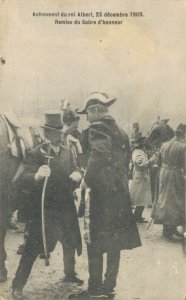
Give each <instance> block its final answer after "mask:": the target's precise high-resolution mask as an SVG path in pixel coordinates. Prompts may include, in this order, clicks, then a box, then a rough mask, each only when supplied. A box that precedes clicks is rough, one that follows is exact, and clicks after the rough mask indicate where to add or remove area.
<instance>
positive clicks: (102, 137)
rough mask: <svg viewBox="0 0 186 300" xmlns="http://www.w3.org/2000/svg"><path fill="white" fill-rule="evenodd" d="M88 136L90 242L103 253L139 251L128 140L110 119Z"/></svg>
mask: <svg viewBox="0 0 186 300" xmlns="http://www.w3.org/2000/svg"><path fill="white" fill-rule="evenodd" d="M85 136H86V142H83V143H82V144H83V145H86V147H87V149H88V153H89V155H88V163H87V168H86V173H85V178H84V180H85V183H86V184H87V185H88V186H89V187H90V189H91V191H90V198H89V199H88V197H87V200H86V209H85V219H87V220H85V221H86V230H87V231H88V236H89V239H87V242H88V243H90V244H91V245H93V246H95V247H96V248H97V249H100V250H101V251H103V252H107V251H108V250H109V249H111V248H112V249H114V248H115V249H118V250H122V249H132V248H135V247H138V246H140V245H141V242H140V237H139V233H138V229H137V226H136V224H135V221H134V217H133V214H132V210H131V204H130V195H129V190H128V178H127V175H128V174H127V171H128V166H127V159H126V157H127V153H126V152H127V151H128V149H127V148H128V145H129V143H128V137H127V135H126V134H124V133H123V131H121V130H120V129H119V128H118V126H117V125H116V123H115V120H114V119H113V118H112V117H110V116H104V117H103V118H102V119H101V120H100V121H98V122H93V123H92V124H91V125H90V127H89V128H88V130H87V131H86V134H85ZM85 152H86V151H85Z"/></svg>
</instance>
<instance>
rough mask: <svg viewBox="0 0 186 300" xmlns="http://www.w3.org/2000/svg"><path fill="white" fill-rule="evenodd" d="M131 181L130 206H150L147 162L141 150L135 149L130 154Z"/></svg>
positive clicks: (150, 197)
mask: <svg viewBox="0 0 186 300" xmlns="http://www.w3.org/2000/svg"><path fill="white" fill-rule="evenodd" d="M132 163H133V166H134V168H133V180H132V184H131V189H130V196H131V204H132V205H134V206H145V205H150V204H152V196H151V187H150V175H149V161H148V157H147V154H146V153H145V152H144V151H143V150H142V149H135V150H134V151H133V153H132Z"/></svg>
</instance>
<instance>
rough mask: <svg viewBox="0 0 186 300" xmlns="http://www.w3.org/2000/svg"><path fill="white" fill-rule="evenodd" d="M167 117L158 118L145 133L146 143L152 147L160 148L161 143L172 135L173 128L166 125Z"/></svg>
mask: <svg viewBox="0 0 186 300" xmlns="http://www.w3.org/2000/svg"><path fill="white" fill-rule="evenodd" d="M168 122H169V119H162V120H161V119H160V118H158V119H157V121H156V122H155V123H154V124H153V125H152V127H151V130H150V131H149V133H148V134H147V144H148V145H149V146H150V147H151V148H152V147H153V148H157V149H160V147H161V145H162V143H164V142H166V141H169V140H171V139H172V138H173V137H174V130H173V129H172V128H171V127H170V126H169V125H168Z"/></svg>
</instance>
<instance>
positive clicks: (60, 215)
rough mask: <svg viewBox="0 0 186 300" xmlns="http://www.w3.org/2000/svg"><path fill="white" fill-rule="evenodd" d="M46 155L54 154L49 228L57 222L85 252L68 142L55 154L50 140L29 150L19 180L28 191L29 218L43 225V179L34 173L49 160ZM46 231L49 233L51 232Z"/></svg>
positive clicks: (48, 193) (47, 201)
mask: <svg viewBox="0 0 186 300" xmlns="http://www.w3.org/2000/svg"><path fill="white" fill-rule="evenodd" d="M46 155H50V156H52V158H51V160H50V169H51V175H50V177H49V178H48V182H47V186H46V192H45V223H46V228H47V230H48V228H50V226H53V225H54V224H58V226H60V228H58V230H59V231H61V232H62V234H63V239H64V241H65V240H68V241H70V243H72V244H73V245H74V247H75V248H76V250H77V253H78V255H80V254H81V252H82V244H81V235H80V229H79V223H78V217H77V212H76V207H75V204H74V201H73V190H74V188H76V187H77V186H74V184H73V182H72V181H71V180H70V178H69V175H70V174H71V173H72V172H73V171H74V170H75V166H74V162H73V158H72V154H71V152H70V150H69V149H68V148H67V147H65V146H62V145H61V146H60V152H59V154H58V155H56V154H55V153H54V152H53V150H52V149H51V148H49V146H48V145H47V144H43V145H39V146H37V147H36V148H35V149H34V150H32V151H31V152H29V154H28V156H27V158H26V160H25V162H24V165H23V172H22V173H21V175H20V176H19V179H18V180H17V186H18V188H19V189H22V190H23V191H24V192H25V193H27V197H28V198H29V202H28V203H27V205H28V206H27V212H28V216H27V219H28V221H30V222H32V223H34V224H38V230H40V229H41V196H42V190H43V180H42V181H39V182H36V181H35V179H34V176H35V174H36V172H37V170H38V168H39V167H40V166H42V165H44V164H47V157H46ZM49 230H50V229H49ZM46 235H50V232H49V233H47V232H46Z"/></svg>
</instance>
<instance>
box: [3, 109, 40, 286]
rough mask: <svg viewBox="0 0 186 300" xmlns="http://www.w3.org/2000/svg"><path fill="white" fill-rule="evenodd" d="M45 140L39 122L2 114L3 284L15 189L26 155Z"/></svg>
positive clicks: (10, 114)
mask: <svg viewBox="0 0 186 300" xmlns="http://www.w3.org/2000/svg"><path fill="white" fill-rule="evenodd" d="M42 140H43V133H42V128H41V127H40V123H39V121H38V120H37V119H34V118H19V119H18V118H17V116H16V115H15V114H14V113H13V112H7V113H4V114H0V282H3V281H6V279H7V270H6V267H5V260H6V251H5V236H6V232H7V228H8V222H9V218H10V215H11V214H12V212H13V211H12V210H14V209H15V205H14V201H17V200H16V199H15V198H14V197H13V193H12V186H13V183H12V182H13V181H14V180H15V177H16V176H18V174H17V172H18V170H19V167H20V164H21V161H22V160H23V159H24V157H25V155H26V152H27V151H29V150H30V149H32V148H34V147H36V146H37V145H38V144H39V143H41V142H42ZM12 208H13V209H12Z"/></svg>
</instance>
